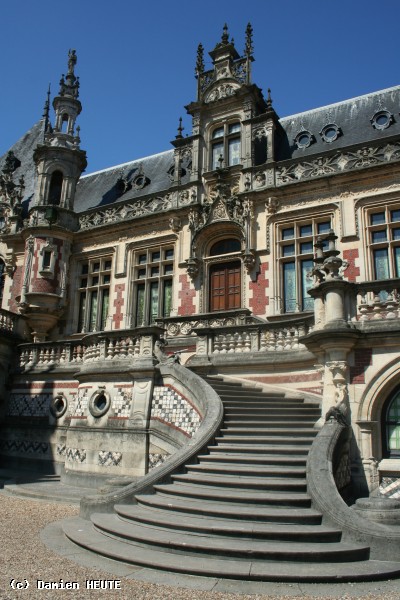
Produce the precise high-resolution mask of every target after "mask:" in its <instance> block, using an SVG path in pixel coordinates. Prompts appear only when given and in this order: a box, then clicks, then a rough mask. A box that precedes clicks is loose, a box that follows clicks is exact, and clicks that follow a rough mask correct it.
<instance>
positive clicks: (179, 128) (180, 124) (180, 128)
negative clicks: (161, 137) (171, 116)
mask: <svg viewBox="0 0 400 600" xmlns="http://www.w3.org/2000/svg"><path fill="white" fill-rule="evenodd" d="M184 129H185V128H184V127H182V117H179V125H178V135H176V136H175V139H177V140H181V139H182V138H183V135H182V131H183V130H184Z"/></svg>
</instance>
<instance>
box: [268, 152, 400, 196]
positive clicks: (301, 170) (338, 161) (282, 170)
mask: <svg viewBox="0 0 400 600" xmlns="http://www.w3.org/2000/svg"><path fill="white" fill-rule="evenodd" d="M399 159H400V143H399V142H396V143H392V144H386V145H385V146H383V145H382V146H365V147H364V148H360V149H359V150H356V151H355V152H338V153H336V154H334V155H333V156H319V157H318V158H316V159H315V160H310V161H297V162H295V163H293V164H292V165H290V166H283V167H278V168H277V170H276V184H277V185H278V186H280V185H286V184H288V183H294V182H296V181H299V180H302V179H312V178H314V177H321V176H325V175H333V174H335V173H341V172H344V171H351V170H353V169H362V168H366V167H370V166H373V165H377V164H381V163H385V162H392V161H395V160H399Z"/></svg>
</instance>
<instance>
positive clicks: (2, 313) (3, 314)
mask: <svg viewBox="0 0 400 600" xmlns="http://www.w3.org/2000/svg"><path fill="white" fill-rule="evenodd" d="M22 319H23V317H21V316H20V315H17V314H15V313H12V312H10V311H8V310H4V309H3V308H0V333H13V334H15V335H22V333H23V327H21V326H20V325H21V321H22Z"/></svg>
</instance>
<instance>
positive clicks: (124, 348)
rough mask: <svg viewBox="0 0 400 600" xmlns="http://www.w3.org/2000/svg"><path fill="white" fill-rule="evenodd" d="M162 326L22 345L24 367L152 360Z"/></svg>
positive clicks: (21, 357) (26, 368)
mask: <svg viewBox="0 0 400 600" xmlns="http://www.w3.org/2000/svg"><path fill="white" fill-rule="evenodd" d="M162 333H163V330H162V329H160V328H159V327H140V328H137V329H127V330H120V331H102V332H97V333H90V334H87V335H85V336H83V337H82V338H80V339H79V340H77V339H75V340H69V341H65V342H38V343H35V344H21V345H20V346H19V350H20V368H21V369H22V370H28V369H31V368H33V367H35V368H50V367H51V368H55V367H57V368H58V367H61V368H64V367H68V366H69V365H71V366H74V365H75V366H76V365H80V364H88V363H96V362H98V361H123V360H124V359H125V360H127V361H132V360H136V359H140V358H149V357H150V358H151V357H152V354H153V347H154V341H155V339H156V338H157V337H158V336H160V334H162Z"/></svg>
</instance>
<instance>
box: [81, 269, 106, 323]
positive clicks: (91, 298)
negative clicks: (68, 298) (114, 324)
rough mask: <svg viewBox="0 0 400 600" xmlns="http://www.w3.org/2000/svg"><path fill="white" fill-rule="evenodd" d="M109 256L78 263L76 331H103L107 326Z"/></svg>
mask: <svg viewBox="0 0 400 600" xmlns="http://www.w3.org/2000/svg"><path fill="white" fill-rule="evenodd" d="M110 280H111V258H101V259H99V258H96V259H93V260H89V261H87V262H84V263H81V265H80V276H79V284H78V285H79V316H78V331H81V332H87V331H103V330H104V329H105V328H106V326H107V319H108V310H109V301H110Z"/></svg>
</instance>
